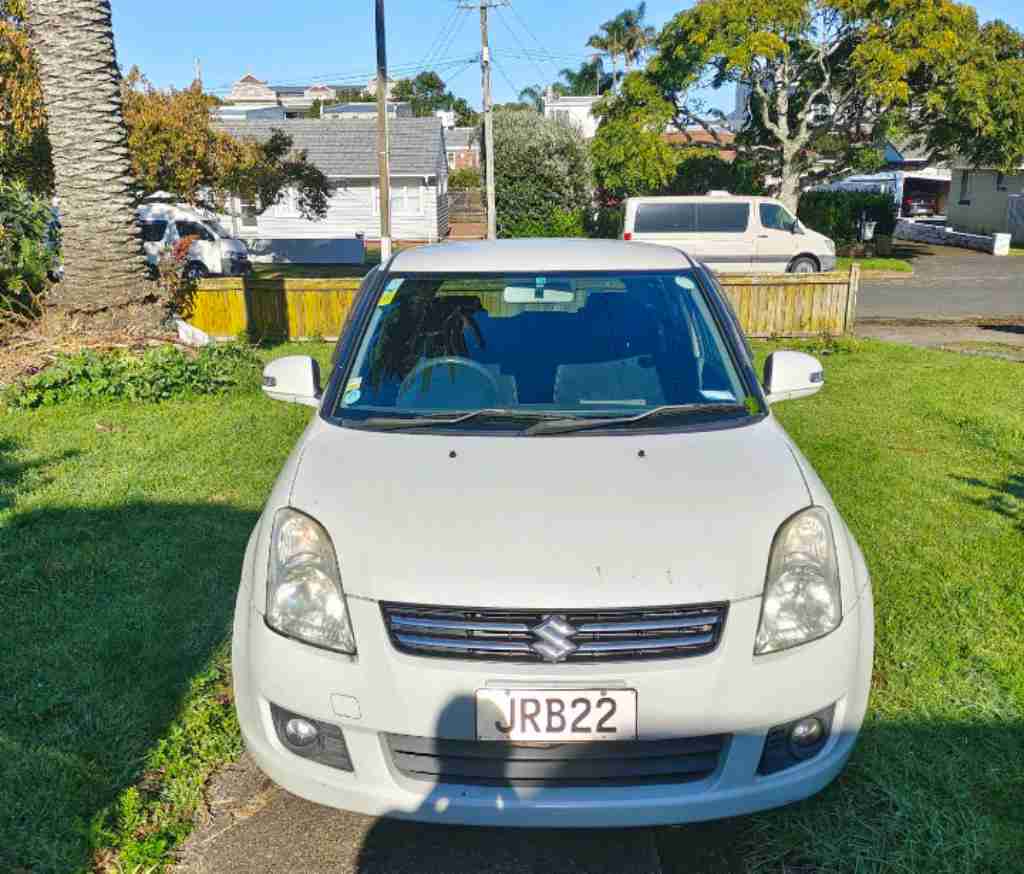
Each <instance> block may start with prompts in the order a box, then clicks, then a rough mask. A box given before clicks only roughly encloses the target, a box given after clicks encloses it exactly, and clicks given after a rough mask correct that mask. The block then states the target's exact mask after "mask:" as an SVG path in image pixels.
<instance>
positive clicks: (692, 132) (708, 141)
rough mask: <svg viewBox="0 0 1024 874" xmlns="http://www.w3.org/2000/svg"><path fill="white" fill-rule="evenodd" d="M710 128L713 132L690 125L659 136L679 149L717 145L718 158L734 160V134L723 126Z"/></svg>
mask: <svg viewBox="0 0 1024 874" xmlns="http://www.w3.org/2000/svg"><path fill="white" fill-rule="evenodd" d="M712 130H713V131H714V133H712V132H711V131H709V130H707V129H705V128H703V127H701V126H700V125H690V126H689V127H688V128H686V131H685V132H683V131H680V130H678V129H672V130H667V131H665V133H663V134H662V135H661V138H662V139H663V140H664V141H665V142H666V143H668V144H669V145H671V146H678V147H679V148H681V149H682V148H687V147H690V146H704V147H708V148H712V147H717V149H718V157H719V158H721V159H722V160H723V161H735V160H736V149H735V147H734V143H735V142H736V134H734V133H733V132H732V131H731V130H728V129H726V128H724V127H714V128H712ZM716 136H717V140H716V139H715V137H716Z"/></svg>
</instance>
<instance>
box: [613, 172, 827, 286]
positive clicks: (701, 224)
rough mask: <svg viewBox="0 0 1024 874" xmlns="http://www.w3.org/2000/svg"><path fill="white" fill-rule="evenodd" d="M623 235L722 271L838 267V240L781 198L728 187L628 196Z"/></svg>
mask: <svg viewBox="0 0 1024 874" xmlns="http://www.w3.org/2000/svg"><path fill="white" fill-rule="evenodd" d="M622 239H624V240H635V241H638V242H643V243H658V244H659V245H662V246H671V247H673V248H675V249H682V250H683V251H685V252H686V253H687V254H688V255H690V256H691V257H693V258H695V259H697V260H698V261H703V262H704V263H705V264H707V265H708V267H710V268H711V269H712V270H715V271H717V272H720V273H817V272H819V271H824V270H833V269H835V266H836V244H835V243H833V242H832V240H830V239H829V238H828V237H826V236H824V235H823V234H819V233H817V232H816V231H812V230H810V229H809V228H807V227H805V226H804V224H803V223H802V222H801V221H800V220H799V219H797V218H795V217H794V216H793V215H792V214H791V213H790V212H789V210H787V209H786V207H785V206H783V205H782V204H781V203H780V202H779V201H777V200H773V199H772V198H770V197H734V196H733V195H731V194H729V193H728V192H726V191H713V192H711V194H708V195H703V196H698V197H630V198H629V199H627V200H626V212H625V218H624V221H623V231H622Z"/></svg>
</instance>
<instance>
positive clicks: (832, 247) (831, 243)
mask: <svg viewBox="0 0 1024 874" xmlns="http://www.w3.org/2000/svg"><path fill="white" fill-rule="evenodd" d="M825 248H826V249H828V251H829V252H830V253H831V254H833V255H835V253H836V243H835V240H830V239H827V238H826V239H825Z"/></svg>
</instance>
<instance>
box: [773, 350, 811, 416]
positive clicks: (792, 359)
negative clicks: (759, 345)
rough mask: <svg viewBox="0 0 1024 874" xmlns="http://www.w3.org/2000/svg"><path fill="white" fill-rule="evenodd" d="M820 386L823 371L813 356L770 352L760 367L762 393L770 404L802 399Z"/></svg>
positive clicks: (798, 353)
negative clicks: (762, 382) (762, 374)
mask: <svg viewBox="0 0 1024 874" xmlns="http://www.w3.org/2000/svg"><path fill="white" fill-rule="evenodd" d="M824 384H825V371H824V370H823V369H822V366H821V362H820V361H818V359H817V358H815V357H814V356H813V355H805V354H804V353H803V352H786V351H783V352H773V353H772V354H771V355H769V356H768V360H767V361H765V363H764V392H765V395H766V396H767V398H768V403H770V404H775V403H778V402H779V401H789V400H793V399H794V398H805V397H807V396H808V395H813V394H815V393H817V392H819V391H821V387H822V386H823V385H824Z"/></svg>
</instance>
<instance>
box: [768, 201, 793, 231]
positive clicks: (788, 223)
mask: <svg viewBox="0 0 1024 874" xmlns="http://www.w3.org/2000/svg"><path fill="white" fill-rule="evenodd" d="M760 213H761V227H762V228H767V229H768V230H771V231H792V230H793V226H794V225H795V224H796V219H795V218H793V216H791V215H790V214H789V211H788V210H787V209H786V208H785V207H784V206H782V205H781V204H778V203H762V204H761V207H760Z"/></svg>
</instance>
